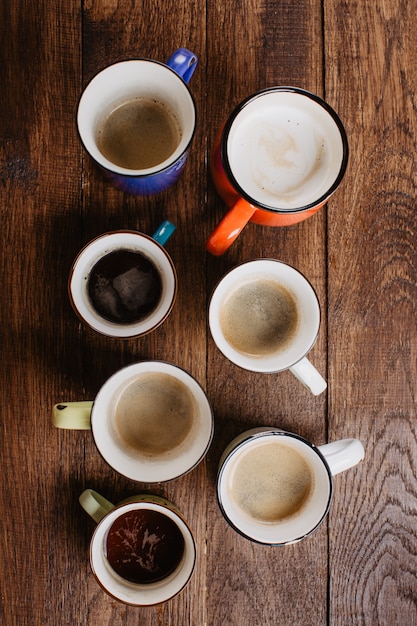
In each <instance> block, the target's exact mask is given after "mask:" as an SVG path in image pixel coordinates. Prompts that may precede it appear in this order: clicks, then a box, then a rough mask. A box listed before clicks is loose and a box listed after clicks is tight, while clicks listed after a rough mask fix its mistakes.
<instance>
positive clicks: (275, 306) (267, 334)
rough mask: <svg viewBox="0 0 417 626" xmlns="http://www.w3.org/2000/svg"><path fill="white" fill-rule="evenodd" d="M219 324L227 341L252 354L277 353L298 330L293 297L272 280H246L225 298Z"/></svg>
mask: <svg viewBox="0 0 417 626" xmlns="http://www.w3.org/2000/svg"><path fill="white" fill-rule="evenodd" d="M220 326H221V329H222V332H223V334H224V337H225V339H226V341H227V342H228V343H229V344H230V345H231V346H232V348H234V349H235V350H237V351H238V352H241V353H244V354H248V355H251V356H254V357H265V356H270V355H273V354H276V353H278V352H280V351H282V350H284V349H285V348H286V347H287V346H288V345H289V344H290V342H291V341H292V339H293V338H294V336H295V334H296V332H297V328H298V313H297V303H296V300H295V297H294V296H293V295H292V294H291V293H290V292H289V291H288V289H286V288H285V287H284V286H282V285H281V284H280V283H278V282H276V281H274V280H269V279H259V278H256V279H254V280H250V281H247V282H245V283H243V284H242V285H240V286H238V287H237V288H235V289H234V290H233V291H232V292H231V293H230V294H229V295H228V296H227V297H226V298H225V300H224V302H223V303H222V306H221V310H220Z"/></svg>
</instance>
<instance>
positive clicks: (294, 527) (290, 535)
mask: <svg viewBox="0 0 417 626" xmlns="http://www.w3.org/2000/svg"><path fill="white" fill-rule="evenodd" d="M278 438H279V439H280V441H283V442H285V445H286V446H290V447H292V448H293V449H294V450H295V451H296V452H297V453H298V454H299V455H301V456H302V457H303V458H304V459H305V461H306V463H307V464H308V466H309V468H310V471H311V472H312V474H313V481H312V493H311V494H310V496H309V499H308V501H307V503H306V504H305V505H303V507H302V508H301V509H300V512H299V513H298V514H296V515H294V516H290V517H289V518H288V519H285V518H284V519H282V520H280V521H276V522H268V523H265V522H261V521H258V520H256V519H254V518H252V517H250V516H249V515H248V514H246V513H245V512H244V511H243V510H242V509H241V508H240V507H239V505H238V504H237V503H236V502H235V501H234V499H233V497H232V496H231V491H230V484H231V478H232V476H233V473H234V471H235V469H236V465H237V464H238V463H239V461H240V460H241V458H242V456H243V455H244V454H246V453H247V452H248V451H249V450H253V449H254V448H255V447H256V446H259V445H264V444H265V443H269V442H273V441H276V440H277V439H278ZM364 454H365V452H364V448H363V445H362V443H361V442H360V441H359V439H342V440H339V441H333V442H331V443H327V444H324V445H322V446H315V445H314V444H312V443H310V442H309V441H307V440H306V439H304V438H303V437H301V436H300V435H296V434H294V433H290V432H287V431H284V430H280V429H279V428H271V427H268V426H261V427H258V428H253V429H250V430H247V431H245V432H243V433H242V434H240V435H239V436H237V437H236V438H235V439H233V441H232V442H231V443H230V444H229V445H228V446H227V448H226V449H225V451H224V452H223V455H222V457H221V459H220V462H219V470H218V475H217V498H218V502H219V506H220V510H221V512H222V514H223V516H224V518H225V519H226V521H227V522H228V523H229V524H230V526H231V527H232V528H234V530H236V531H237V532H238V533H239V534H241V535H242V536H243V537H245V538H246V539H250V540H251V541H254V542H256V543H260V544H266V545H271V546H283V545H287V544H292V543H296V542H298V541H300V540H302V539H304V538H305V537H308V536H309V535H311V533H313V532H314V531H315V530H317V528H318V527H319V526H320V524H321V523H322V521H323V520H324V519H325V518H326V516H327V514H328V512H329V509H330V504H331V501H332V494H333V477H334V476H336V475H337V474H339V473H340V472H343V471H345V470H347V469H349V468H351V467H354V466H355V465H357V464H358V463H359V462H360V461H361V460H362V459H363V458H364Z"/></svg>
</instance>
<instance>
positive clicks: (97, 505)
mask: <svg viewBox="0 0 417 626" xmlns="http://www.w3.org/2000/svg"><path fill="white" fill-rule="evenodd" d="M79 502H80V504H81V506H82V507H83V509H84V511H86V512H87V513H88V514H89V516H90V517H92V518H93V520H94V521H95V522H97V524H98V523H99V522H101V520H102V519H103V517H105V516H106V515H107V513H108V512H109V511H111V510H112V509H114V504H112V503H111V502H109V501H108V500H106V498H104V497H103V496H101V495H100V494H99V493H97V491H94V489H86V490H85V491H83V492H82V494H81V495H80V497H79Z"/></svg>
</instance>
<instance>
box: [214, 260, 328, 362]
mask: <svg viewBox="0 0 417 626" xmlns="http://www.w3.org/2000/svg"><path fill="white" fill-rule="evenodd" d="M260 261H262V262H263V261H268V262H274V263H278V264H280V265H284V266H286V267H288V268H290V270H292V271H294V272H296V273H297V274H299V275H300V276H301V277H302V278H303V279H304V280H305V281H306V283H307V284H308V286H309V287H310V289H311V291H312V293H313V295H314V297H315V300H316V302H317V314H318V320H317V331H316V332H315V335H314V338H312V340H311V342H310V343H309V346H308V348H306V349H305V350H303V354H302V355H301V356H299V357H298V358H297V360H296V361H293V362H291V364H289V365H284V366H283V367H279V368H277V367H275V368H273V369H263V368H259V367H258V368H256V367H255V363H256V359H255V358H254V359H253V360H251V365H252V364H253V367H252V366H251V367H249V366H247V367H246V366H245V365H243V364H242V363H238V362H237V361H236V360H235V359H234V356H233V355H234V354H235V353H237V354H239V351H238V350H235V349H234V348H232V347H231V348H230V351H229V350H227V351H223V349H222V348H220V346H219V345H218V344H217V341H216V339H215V337H214V336H213V331H212V325H211V323H210V321H211V303H212V300H213V297H214V295H215V293H216V291H217V289H218V287H219V286H220V284H221V282H222V281H223V280H224V279H226V278H227V277H228V276H229V275H230V274H232V272H234V271H237V270H238V269H239V268H241V267H242V266H244V265H251V264H255V263H258V262H260ZM232 288H233V289H234V287H232ZM321 317H322V315H321V305H320V300H319V298H318V295H317V292H316V290H315V288H314V287H313V285H312V284H311V282H310V281H309V280H308V278H306V276H305V275H304V274H303V272H300V270H298V269H296V268H295V267H294V266H292V265H290V264H289V263H286V262H285V261H281V260H280V259H274V258H271V257H259V258H256V259H251V260H248V261H241V262H240V263H238V264H237V265H234V266H233V267H231V268H230V269H229V270H227V271H226V272H225V273H224V274H223V276H221V277H220V278H219V280H218V281H217V283H216V284H215V286H214V288H213V290H212V292H211V295H210V299H209V303H208V320H209V327H210V332H211V335H212V338H213V341H214V343H215V344H216V346H217V348H218V349H219V350H220V352H221V353H222V354H223V356H225V357H226V358H227V359H228V360H229V361H230V362H231V363H233V364H234V365H236V366H237V367H240V368H241V369H244V370H247V371H250V372H259V373H263V374H277V373H279V372H284V371H286V370H288V369H289V368H290V367H293V366H294V365H296V363H299V362H300V361H301V360H302V359H303V358H305V357H306V356H307V354H308V353H309V352H310V350H312V348H313V347H314V345H315V343H316V341H317V338H318V335H319V331H320V325H321ZM219 326H220V324H219ZM221 335H222V338H223V339H224V343H225V344H226V345H227V346H229V343H228V342H227V340H226V339H225V338H224V335H223V332H221ZM231 355H232V356H231ZM242 358H245V355H243V356H242ZM258 361H259V362H261V361H262V358H261V359H259V360H258Z"/></svg>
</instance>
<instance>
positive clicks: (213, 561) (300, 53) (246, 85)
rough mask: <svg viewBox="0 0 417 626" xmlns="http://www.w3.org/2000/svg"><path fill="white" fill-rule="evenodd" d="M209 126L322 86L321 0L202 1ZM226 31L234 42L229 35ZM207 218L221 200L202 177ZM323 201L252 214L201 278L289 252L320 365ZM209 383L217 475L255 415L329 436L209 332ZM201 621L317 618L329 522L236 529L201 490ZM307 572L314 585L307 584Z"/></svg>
mask: <svg viewBox="0 0 417 626" xmlns="http://www.w3.org/2000/svg"><path fill="white" fill-rule="evenodd" d="M208 33H209V35H208V41H207V46H208V58H209V61H210V62H209V64H208V77H207V82H208V85H209V86H210V90H209V107H208V114H209V118H208V125H207V132H208V136H209V143H210V145H211V143H212V141H213V139H214V134H215V133H216V131H217V128H218V127H219V126H220V124H222V123H223V122H224V121H225V119H226V117H227V116H228V115H229V113H230V112H231V110H232V109H233V108H234V107H235V106H236V105H237V104H238V103H239V102H240V101H241V100H242V99H243V98H245V97H246V96H248V95H250V94H251V93H254V92H255V91H257V90H259V89H263V88H265V87H269V86H273V85H295V86H299V87H303V88H306V89H310V90H311V91H314V92H316V93H318V94H321V92H322V89H323V84H322V75H321V71H320V68H321V66H322V65H321V64H322V58H321V45H320V42H321V41H322V32H321V8H320V3H319V2H301V3H297V5H296V6H295V5H294V3H289V2H279V3H276V2H258V1H257V0H252V1H251V2H238V3H235V4H234V8H233V11H231V10H230V7H229V5H227V4H225V3H216V4H209V10H208ZM231 42H233V44H232V43H231ZM209 210H210V213H209V223H210V224H211V225H212V226H213V225H214V224H215V223H216V222H217V221H218V219H219V218H220V216H221V215H222V214H223V213H224V211H225V208H224V205H223V204H222V201H221V200H219V199H218V198H217V197H216V194H215V193H214V191H213V189H212V186H211V183H210V181H209ZM325 227H326V225H325V212H324V211H323V212H320V213H319V214H317V215H316V216H314V217H313V218H311V219H310V220H307V221H306V222H304V223H302V224H299V225H297V226H294V227H291V228H286V229H277V228H267V227H262V226H256V225H254V224H249V225H248V226H246V228H245V229H244V231H243V233H242V234H241V235H240V236H239V238H238V239H237V241H236V242H235V243H234V244H233V246H232V247H231V248H230V250H229V251H228V253H227V254H226V255H225V256H224V257H222V258H215V259H212V258H210V259H209V261H208V276H209V288H212V287H213V285H214V283H215V282H216V281H217V280H218V279H219V278H220V277H221V276H222V275H223V274H224V272H225V271H226V270H227V269H228V268H230V267H233V266H234V265H236V264H237V263H239V262H242V261H246V260H249V259H252V258H256V257H260V256H265V257H268V256H270V257H273V258H278V259H282V260H283V261H286V262H288V263H290V264H293V265H294V266H295V267H296V268H297V269H299V270H301V271H303V272H304V273H305V275H306V276H307V277H308V278H309V279H310V280H311V281H312V283H313V284H314V285H315V287H316V289H317V291H318V293H319V297H320V301H321V304H322V307H323V314H324V316H323V325H322V330H321V332H320V337H319V341H318V343H317V345H316V346H315V348H314V350H313V351H312V353H311V358H312V360H313V361H314V362H315V364H316V365H317V367H318V368H319V369H321V370H322V371H323V372H325V370H326V340H325V337H326V315H325V313H326V263H325V252H326V251H325ZM208 347H209V350H208V357H209V368H208V374H209V376H208V389H209V395H210V397H211V398H212V400H213V402H214V407H215V413H216V420H217V422H216V423H217V432H216V438H215V441H214V443H213V446H212V448H211V450H210V453H209V459H210V468H209V470H210V478H211V482H212V483H214V481H215V475H216V470H217V464H218V461H219V458H220V455H221V452H222V450H223V449H224V447H225V446H226V445H227V443H228V442H229V441H230V440H231V439H232V438H233V437H234V436H236V435H237V434H238V433H240V432H242V431H244V430H246V429H248V428H251V427H253V426H259V425H276V426H281V427H283V428H285V429H287V430H289V431H293V432H298V433H299V434H302V435H304V436H306V437H307V438H308V437H310V438H311V439H312V440H314V441H315V442H316V443H323V442H324V441H325V438H326V398H325V394H324V396H322V397H319V398H313V397H311V396H310V395H309V393H308V392H307V391H306V390H305V389H304V388H302V387H301V386H300V385H299V383H298V381H296V380H295V379H294V378H293V377H292V375H291V374H289V373H282V374H279V375H262V374H253V373H250V372H247V371H243V370H240V369H239V368H237V367H236V366H234V365H232V364H230V363H229V362H227V361H226V359H225V358H224V357H223V356H221V355H220V354H219V352H218V351H217V349H216V348H215V347H214V345H213V342H212V340H211V338H209V346H208ZM208 507H209V515H208V523H209V524H211V529H210V531H209V537H210V540H209V542H208V563H207V567H208V574H207V575H208V588H209V594H208V598H207V603H208V616H209V621H208V624H210V625H211V626H215V625H217V624H228V625H230V626H238V625H239V626H240V625H242V624H248V625H249V624H265V625H267V624H268V625H271V626H272V625H275V624H283V625H284V624H288V625H290V624H291V625H293V624H324V623H325V622H326V610H327V574H328V572H327V533H326V526H325V525H324V526H323V527H322V528H321V529H320V530H319V531H318V532H317V533H316V534H315V535H314V536H312V537H311V538H309V539H308V540H306V541H305V542H303V543H301V544H298V545H294V546H288V547H285V548H281V549H279V548H271V547H265V546H259V545H256V544H253V543H251V542H249V541H248V540H246V539H243V538H241V537H240V536H239V535H238V534H237V533H235V532H234V531H233V530H231V529H230V528H229V527H228V526H227V524H226V522H225V521H224V520H223V518H222V516H221V514H220V512H219V510H218V507H217V504H216V501H215V492H214V487H212V488H211V491H210V492H209V499H208ZM306 580H314V585H308V584H304V581H306Z"/></svg>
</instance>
